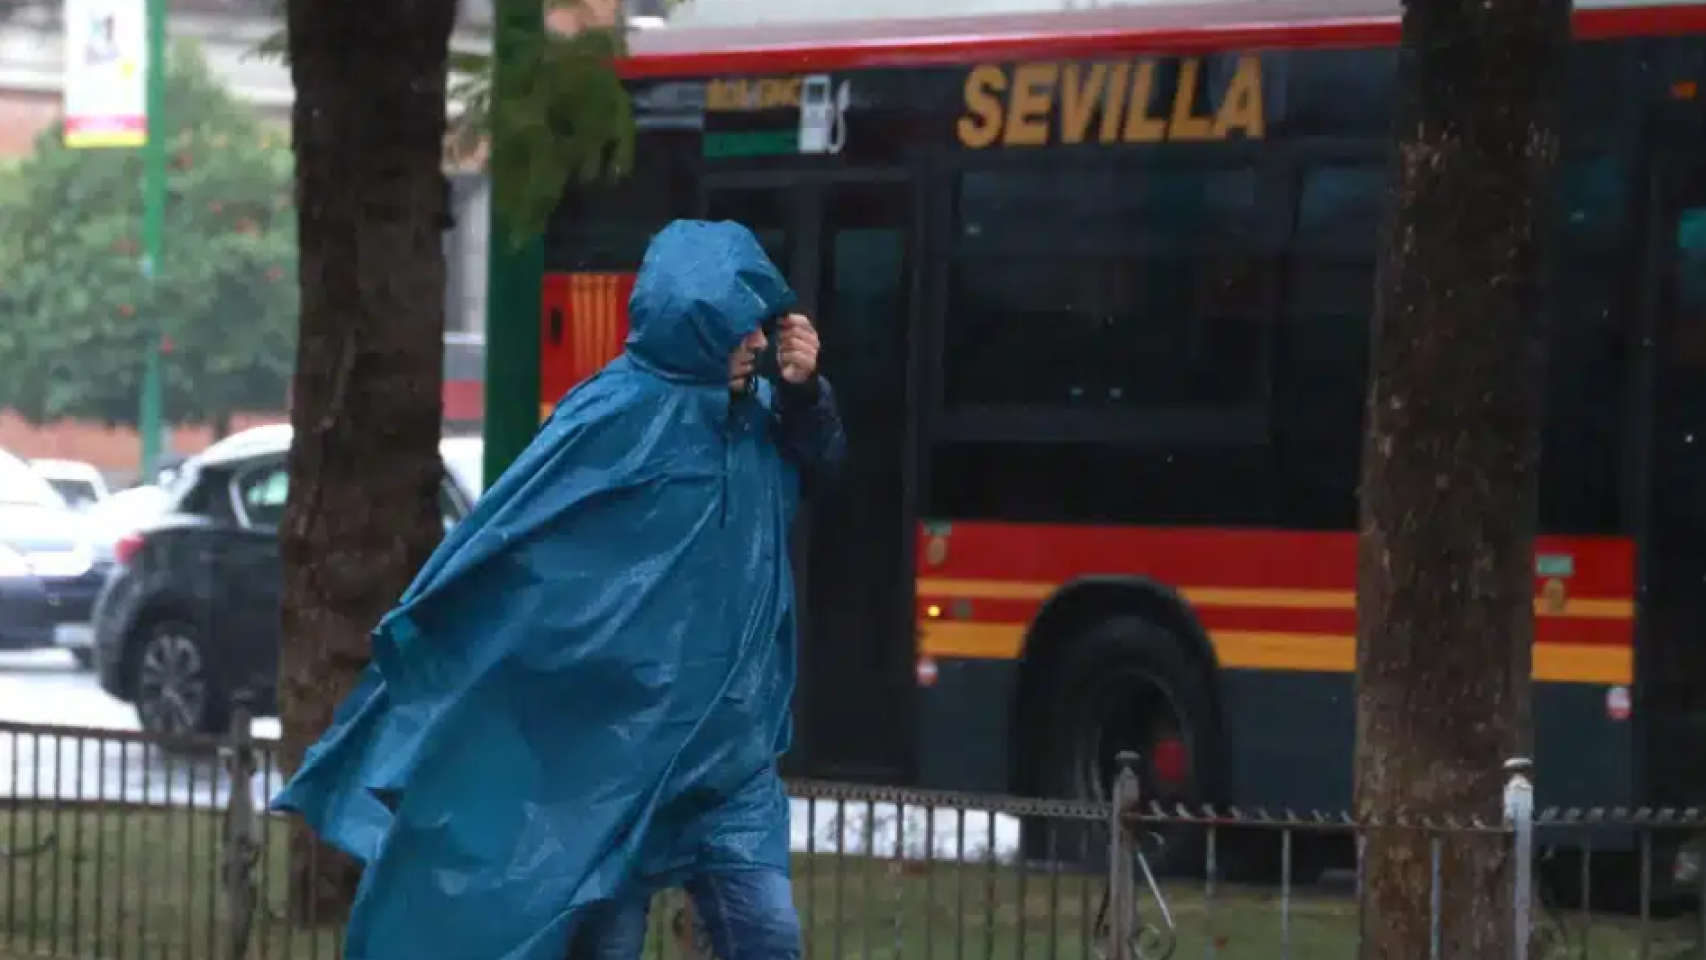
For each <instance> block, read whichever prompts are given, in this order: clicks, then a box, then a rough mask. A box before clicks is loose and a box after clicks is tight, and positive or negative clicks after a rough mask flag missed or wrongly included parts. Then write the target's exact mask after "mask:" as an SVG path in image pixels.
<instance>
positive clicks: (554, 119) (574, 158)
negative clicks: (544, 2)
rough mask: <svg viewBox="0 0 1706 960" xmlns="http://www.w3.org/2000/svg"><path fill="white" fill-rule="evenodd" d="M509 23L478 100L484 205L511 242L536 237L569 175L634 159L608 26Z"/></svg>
mask: <svg viewBox="0 0 1706 960" xmlns="http://www.w3.org/2000/svg"><path fill="white" fill-rule="evenodd" d="M511 29H513V32H512V33H511V34H510V35H508V36H504V35H502V34H500V36H499V38H498V39H499V46H500V49H503V50H504V51H505V53H506V56H505V59H504V62H503V64H502V66H501V69H498V70H496V71H495V74H494V73H493V72H492V71H488V73H487V76H489V77H492V80H491V81H490V83H489V86H488V88H487V90H488V94H487V97H486V99H485V100H483V101H482V100H479V99H473V100H471V102H472V103H473V104H475V106H476V107H477V108H479V109H481V110H484V111H485V113H484V114H483V115H482V114H481V113H475V114H473V118H472V120H471V121H470V122H472V123H475V124H478V123H479V122H481V118H482V116H484V117H488V118H489V120H487V122H488V123H489V126H490V140H491V143H492V154H491V156H492V162H491V178H492V203H493V206H494V207H495V208H496V210H497V213H498V217H499V222H500V223H502V224H503V225H504V227H505V228H506V230H507V232H508V233H509V234H510V237H509V239H510V240H511V242H513V243H516V244H518V245H519V244H520V243H523V242H525V241H526V240H527V239H528V238H530V237H533V236H536V235H537V234H538V233H539V232H540V231H542V230H543V229H544V227H545V222H546V220H548V219H549V218H550V216H551V212H552V211H553V210H554V209H556V206H557V202H558V200H559V199H561V197H562V195H563V190H564V189H565V188H566V187H567V186H568V185H569V184H570V182H571V181H574V182H589V181H593V180H597V179H601V178H602V179H609V178H616V177H621V176H626V174H627V172H628V169H629V168H630V167H631V166H632V164H633V158H634V114H633V108H632V106H631V104H630V103H629V101H628V93H627V91H626V90H625V89H624V88H623V86H622V81H621V79H620V78H619V77H618V76H617V75H616V71H615V69H614V66H613V61H614V60H615V59H616V58H617V57H619V56H621V55H622V54H623V52H624V48H623V39H622V35H621V33H620V31H618V30H587V31H583V32H581V33H578V34H575V35H573V36H568V37H563V36H557V35H555V34H549V33H544V32H542V31H528V30H525V29H515V28H511Z"/></svg>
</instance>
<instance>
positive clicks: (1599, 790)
mask: <svg viewBox="0 0 1706 960" xmlns="http://www.w3.org/2000/svg"><path fill="white" fill-rule="evenodd" d="M1018 674H1019V665H1018V662H1017V661H1014V660H991V659H942V660H939V661H937V672H936V677H935V680H934V682H933V683H932V684H931V685H930V686H928V687H927V688H926V689H924V690H923V691H922V694H921V697H920V704H919V716H920V720H921V721H922V723H921V727H920V743H919V755H920V756H921V757H923V758H924V761H923V767H922V769H921V771H920V773H921V781H922V783H921V785H922V786H925V787H928V788H932V789H942V790H968V791H974V792H1007V791H1013V790H1017V791H1020V792H1030V791H1026V790H1025V789H1024V787H1025V785H1024V784H1019V783H1016V782H1015V776H1016V771H1017V769H1018V768H1019V767H1021V766H1023V765H1024V763H1022V762H1020V761H1021V759H1022V758H1019V757H1016V756H1015V753H1016V752H1017V751H1018V750H1019V749H1022V748H1021V747H1019V746H1018V745H1017V744H1015V742H1014V739H1013V737H1012V731H1011V728H1010V726H1009V724H1010V721H1011V719H1012V718H1011V716H1010V715H1009V714H1008V713H1006V712H1005V711H991V710H989V709H988V705H989V704H992V703H1011V702H1012V698H1013V695H1014V693H1015V691H1016V689H1017V685H1018ZM1219 683H1220V689H1221V691H1222V692H1223V695H1224V708H1223V709H1224V713H1225V717H1224V719H1225V729H1226V730H1227V731H1228V735H1227V737H1226V740H1227V744H1226V756H1225V763H1226V770H1227V772H1228V773H1229V774H1230V776H1229V778H1228V782H1229V784H1230V792H1229V794H1228V795H1226V796H1220V797H1211V798H1204V799H1206V800H1209V801H1211V802H1219V803H1224V802H1232V803H1236V804H1238V805H1239V806H1243V807H1262V808H1267V809H1268V810H1270V811H1279V810H1284V809H1290V810H1293V811H1296V812H1299V813H1303V812H1314V811H1324V812H1328V813H1332V814H1338V813H1342V812H1344V811H1347V810H1349V809H1350V808H1351V799H1352V758H1353V749H1354V746H1355V735H1356V700H1355V690H1354V684H1353V678H1352V676H1351V675H1350V674H1345V673H1304V672H1290V673H1280V672H1268V671H1252V670H1228V671H1224V672H1222V673H1221V674H1220V675H1219ZM1608 689H1609V688H1607V687H1605V686H1602V685H1596V684H1576V683H1540V684H1537V685H1536V686H1535V688H1534V710H1535V728H1536V730H1538V731H1541V732H1540V734H1539V736H1538V738H1537V743H1536V756H1535V757H1534V760H1535V770H1536V773H1537V776H1538V783H1537V800H1538V802H1539V804H1540V805H1541V806H1542V807H1547V806H1574V807H1615V806H1629V805H1633V804H1635V803H1636V802H1637V801H1636V798H1635V796H1634V791H1633V787H1634V783H1635V780H1634V773H1633V770H1632V767H1631V758H1632V756H1633V751H1632V749H1631V740H1632V729H1633V728H1632V725H1631V723H1630V722H1629V721H1628V720H1627V718H1625V719H1622V720H1619V719H1615V718H1614V716H1613V714H1614V713H1617V712H1618V711H1617V710H1616V709H1615V705H1613V709H1611V710H1608V707H1607V700H1608V696H1607V694H1608ZM1022 722H1023V721H1021V723H1022ZM1035 749H1040V750H1041V751H1044V752H1047V753H1051V754H1053V753H1059V752H1062V751H1064V750H1065V749H1066V747H1065V746H1064V745H1062V744H1049V743H1040V744H1037V745H1036V747H1035ZM1033 759H1034V758H1033ZM1501 780H1502V777H1501V776H1499V775H1497V772H1496V771H1492V772H1490V773H1489V782H1490V783H1499V782H1501ZM1493 799H1496V798H1489V803H1491V802H1492V800H1493Z"/></svg>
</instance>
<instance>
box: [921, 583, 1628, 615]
mask: <svg viewBox="0 0 1706 960" xmlns="http://www.w3.org/2000/svg"><path fill="white" fill-rule="evenodd" d="M1059 589H1060V584H1055V583H1042V582H1036V581H1031V582H1026V581H1012V580H951V579H935V578H925V579H921V580H919V581H918V596H919V597H920V598H923V599H937V598H940V599H944V600H1046V599H1048V598H1049V597H1051V596H1053V595H1054V593H1055V591H1056V590H1059ZM1180 593H1182V594H1183V595H1184V597H1185V599H1186V600H1188V601H1190V602H1191V603H1192V604H1194V605H1196V606H1199V607H1216V608H1228V607H1233V608H1248V607H1260V608H1265V609H1269V610H1354V609H1356V594H1355V593H1353V592H1352V591H1349V590H1263V589H1244V588H1240V587H1183V588H1181V589H1180ZM1534 612H1535V614H1536V615H1537V616H1543V617H1570V618H1580V619H1584V620H1630V619H1633V618H1634V616H1635V603H1634V601H1632V600H1620V599H1610V598H1600V597H1581V598H1566V599H1565V601H1564V609H1563V611H1561V612H1557V613H1554V612H1553V611H1552V610H1550V609H1549V608H1548V607H1547V605H1546V603H1545V601H1543V600H1541V599H1539V598H1536V599H1535V601H1534Z"/></svg>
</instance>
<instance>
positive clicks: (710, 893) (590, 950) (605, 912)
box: [568, 869, 801, 960]
mask: <svg viewBox="0 0 1706 960" xmlns="http://www.w3.org/2000/svg"><path fill="white" fill-rule="evenodd" d="M687 895H688V896H689V897H692V898H693V909H694V912H695V913H697V914H698V915H699V922H700V923H702V924H703V925H704V928H705V935H706V936H707V937H708V938H709V939H710V941H711V942H710V944H709V946H710V948H711V953H712V955H713V956H715V957H716V958H717V960H799V958H800V954H801V943H800V918H799V915H798V914H797V913H795V912H794V889H793V885H792V884H791V883H789V882H788V877H787V875H786V874H784V873H782V872H781V871H779V870H770V869H744V870H721V871H714V872H706V873H702V874H700V875H699V876H697V877H695V878H693V879H692V880H690V881H688V883H687ZM651 905H652V904H651V898H650V897H649V896H646V897H637V898H634V899H632V900H623V901H618V902H614V903H601V904H599V905H597V906H595V907H593V908H592V909H591V911H590V912H589V913H588V915H587V917H586V919H584V920H583V921H581V925H580V929H578V930H577V931H576V932H575V938H574V941H573V942H572V943H571V944H570V945H569V958H568V960H640V954H641V953H642V952H643V951H644V949H645V945H646V920H647V917H648V916H649V915H650V911H651Z"/></svg>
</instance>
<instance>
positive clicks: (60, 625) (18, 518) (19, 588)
mask: <svg viewBox="0 0 1706 960" xmlns="http://www.w3.org/2000/svg"><path fill="white" fill-rule="evenodd" d="M108 565H109V563H108V562H107V561H106V560H105V559H104V558H103V557H102V555H101V552H100V551H98V550H96V549H95V548H94V545H93V544H91V543H90V541H89V539H88V537H87V536H86V531H85V525H84V523H83V521H82V519H81V518H80V517H78V516H77V515H76V514H75V513H73V512H72V511H71V510H70V508H68V507H67V506H66V505H65V501H64V500H63V499H62V498H61V497H60V495H59V494H58V493H57V492H55V491H54V489H53V486H52V485H51V484H49V483H48V482H47V480H46V479H44V478H43V477H42V476H41V475H40V474H38V473H36V472H35V471H34V470H32V469H31V468H30V466H29V464H27V463H25V462H24V461H22V460H20V459H18V458H17V457H15V456H12V455H11V454H9V453H7V452H5V451H3V450H0V650H34V649H38V648H44V647H52V646H65V647H68V648H70V649H71V650H72V652H73V654H74V655H76V656H77V658H78V659H79V660H86V658H87V657H88V647H87V645H86V643H84V642H82V640H83V637H84V636H86V634H87V633H88V631H89V617H90V609H91V608H92V607H93V606H94V602H95V596H96V594H97V593H99V591H100V589H101V583H102V581H104V580H105V579H106V574H107V566H108ZM74 634H75V636H74Z"/></svg>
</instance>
